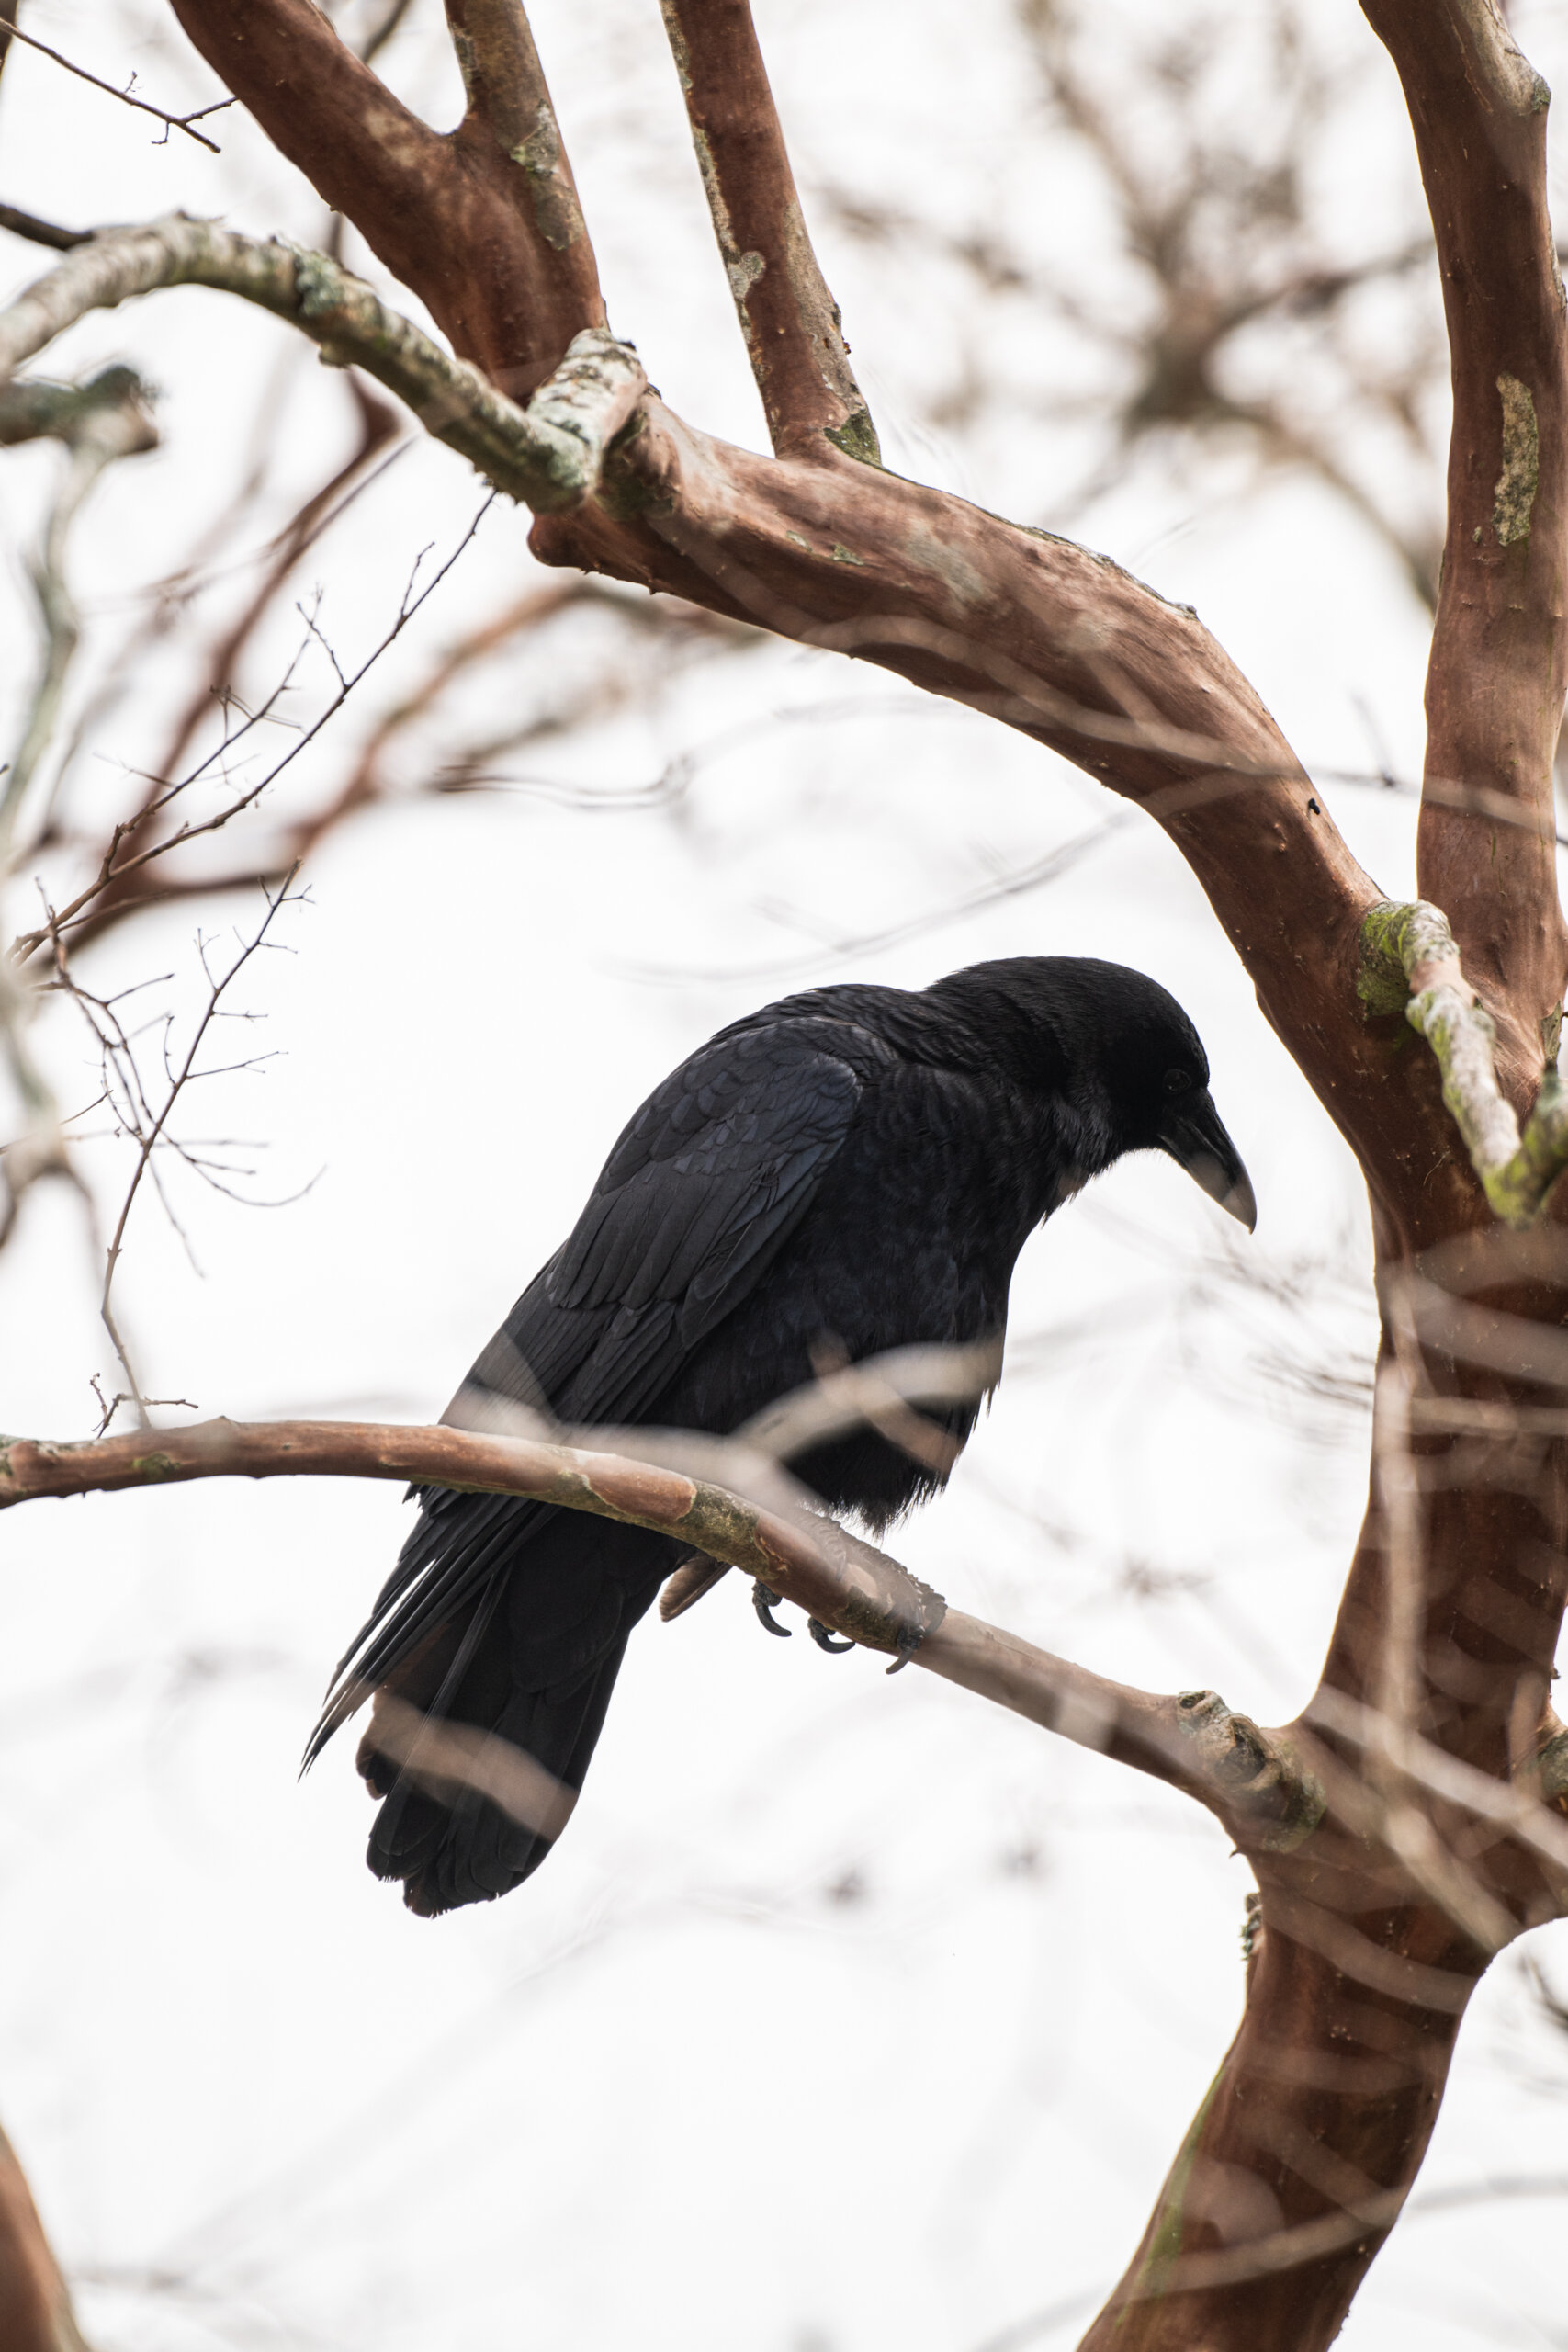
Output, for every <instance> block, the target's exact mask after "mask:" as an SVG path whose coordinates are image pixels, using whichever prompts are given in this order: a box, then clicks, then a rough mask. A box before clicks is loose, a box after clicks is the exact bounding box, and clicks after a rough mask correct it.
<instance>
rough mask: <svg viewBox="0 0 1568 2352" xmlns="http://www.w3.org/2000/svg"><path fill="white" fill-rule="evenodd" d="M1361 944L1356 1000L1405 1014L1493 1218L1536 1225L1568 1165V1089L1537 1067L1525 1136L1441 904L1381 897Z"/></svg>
mask: <svg viewBox="0 0 1568 2352" xmlns="http://www.w3.org/2000/svg"><path fill="white" fill-rule="evenodd" d="M1361 941H1362V951H1363V952H1362V966H1361V976H1360V979H1359V992H1360V996H1361V1000H1362V1002H1363V1003H1364V1004H1365V1005H1366V1006H1367V1009H1368V1011H1369V1012H1371V1013H1374V1014H1375V1013H1385V1012H1401V1011H1402V1012H1404V1017H1405V1019H1406V1020H1407V1021H1408V1022H1409V1023H1410V1025H1411V1027H1412V1028H1413V1029H1414V1030H1416V1032H1417V1033H1418V1034H1419V1035H1421V1036H1423V1037H1425V1038H1426V1040H1427V1044H1428V1045H1429V1046H1431V1048H1432V1051H1433V1053H1434V1055H1435V1056H1436V1057H1437V1061H1438V1069H1440V1070H1441V1071H1442V1073H1443V1101H1444V1102H1445V1103H1447V1105H1448V1107H1449V1110H1450V1114H1452V1117H1453V1121H1454V1124H1455V1125H1456V1126H1457V1127H1458V1129H1459V1131H1460V1133H1461V1136H1463V1137H1464V1148H1465V1149H1466V1151H1468V1153H1469V1154H1470V1159H1471V1165H1472V1168H1473V1169H1474V1170H1475V1172H1476V1174H1477V1175H1478V1176H1479V1177H1480V1179H1481V1182H1482V1183H1483V1186H1484V1187H1485V1191H1486V1198H1487V1200H1488V1201H1489V1203H1490V1204H1491V1206H1492V1208H1493V1211H1494V1213H1495V1215H1496V1216H1499V1217H1500V1218H1501V1219H1502V1221H1503V1223H1504V1224H1505V1225H1510V1226H1519V1227H1522V1226H1528V1225H1532V1224H1533V1223H1534V1222H1535V1220H1536V1218H1537V1217H1538V1216H1540V1213H1541V1211H1542V1209H1543V1208H1544V1207H1545V1205H1546V1202H1547V1198H1548V1195H1549V1194H1550V1193H1551V1188H1552V1186H1553V1185H1554V1184H1555V1183H1556V1182H1557V1179H1558V1178H1559V1177H1560V1176H1561V1175H1562V1170H1564V1168H1568V1088H1564V1087H1563V1085H1562V1081H1561V1080H1559V1078H1558V1076H1557V1073H1556V1071H1555V1070H1551V1069H1548V1070H1545V1071H1543V1073H1542V1075H1541V1080H1540V1091H1539V1093H1538V1094H1537V1096H1536V1100H1535V1103H1534V1105H1533V1107H1532V1109H1531V1111H1530V1114H1529V1118H1528V1120H1527V1121H1526V1123H1525V1128H1524V1133H1523V1135H1522V1136H1521V1134H1520V1132H1519V1123H1518V1120H1517V1117H1516V1116H1515V1114H1514V1112H1513V1110H1512V1108H1511V1106H1510V1105H1509V1104H1508V1103H1506V1102H1505V1101H1504V1099H1503V1096H1502V1093H1501V1092H1500V1091H1499V1089H1498V1085H1497V1074H1496V1069H1495V1060H1494V1052H1495V1045H1496V1036H1497V1032H1496V1026H1495V1023H1494V1022H1493V1019H1492V1016H1491V1014H1490V1013H1488V1012H1486V1011H1485V1010H1484V1008H1483V1006H1482V1005H1481V1004H1480V1002H1479V1001H1477V998H1476V995H1475V991H1474V989H1472V987H1471V985H1470V983H1469V981H1468V980H1467V979H1466V978H1465V976H1464V971H1463V968H1462V967H1461V963H1460V955H1459V948H1458V946H1457V945H1456V944H1455V941H1454V935H1453V933H1452V931H1451V930H1450V927H1449V921H1448V917H1447V916H1446V915H1445V914H1444V913H1443V910H1442V909H1441V908H1440V907H1433V906H1428V905H1427V903H1426V901H1425V900H1424V899H1412V900H1410V901H1409V902H1408V903H1405V904H1396V903H1395V902H1394V901H1393V900H1392V899H1385V900H1384V901H1383V902H1382V905H1380V906H1376V907H1373V908H1372V909H1371V911H1370V912H1369V913H1368V915H1367V917H1366V920H1365V922H1363V924H1362V926H1361Z"/></svg>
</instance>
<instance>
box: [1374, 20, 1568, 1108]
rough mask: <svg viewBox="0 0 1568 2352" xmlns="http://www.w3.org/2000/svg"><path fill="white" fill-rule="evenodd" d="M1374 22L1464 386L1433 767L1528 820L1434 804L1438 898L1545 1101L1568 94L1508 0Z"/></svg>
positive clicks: (1564, 660) (1440, 626)
mask: <svg viewBox="0 0 1568 2352" xmlns="http://www.w3.org/2000/svg"><path fill="white" fill-rule="evenodd" d="M1366 14H1367V17H1368V20H1369V22H1370V23H1371V26H1372V28H1373V29H1374V31H1375V32H1376V33H1377V34H1378V36H1379V38H1380V39H1381V40H1382V41H1383V42H1384V43H1385V44H1386V45H1387V48H1388V50H1389V52H1390V54H1391V56H1392V57H1393V62H1394V63H1395V65H1396V66H1397V67H1398V69H1399V74H1400V78H1401V80H1402V81H1403V83H1404V91H1405V96H1406V99H1407V100H1408V103H1409V107H1410V118H1411V122H1412V124H1413V126H1414V128H1415V132H1416V152H1417V153H1418V155H1419V157H1420V163H1421V175H1422V179H1423V182H1424V184H1425V187H1426V189H1427V202H1428V205H1429V208H1430V210H1431V216H1432V228H1433V232H1434V234H1435V235H1436V238H1437V243H1438V261H1439V264H1440V266H1441V269H1442V283H1443V300H1444V305H1445V309H1446V311H1447V317H1448V327H1449V349H1450V358H1451V363H1452V374H1453V396H1454V419H1453V429H1452V436H1451V439H1450V445H1449V481H1448V503H1449V515H1448V537H1447V540H1446V543H1445V547H1444V551H1443V569H1442V582H1441V586H1440V588H1439V591H1438V613H1437V625H1436V629H1435V632H1434V635H1433V640H1432V653H1431V661H1430V664H1429V667H1428V671H1427V726H1428V737H1427V774H1428V775H1431V776H1438V777H1452V778H1457V779H1460V780H1462V782H1463V783H1464V784H1466V785H1467V786H1482V787H1483V788H1484V789H1486V790H1488V791H1490V792H1493V793H1497V794H1501V795H1504V796H1505V797H1506V798H1508V799H1510V800H1512V801H1513V802H1514V803H1515V804H1516V805H1517V808H1518V809H1519V812H1520V815H1521V817H1523V818H1524V819H1526V820H1527V821H1526V822H1524V823H1521V824H1517V825H1514V826H1506V825H1490V824H1478V823H1477V822H1476V820H1475V818H1474V816H1473V814H1472V813H1470V812H1468V811H1462V810H1460V809H1454V808H1451V807H1446V806H1443V805H1442V804H1441V803H1439V802H1438V801H1436V800H1434V799H1433V798H1432V797H1430V796H1428V797H1427V799H1426V801H1425V803H1424V806H1423V809H1422V812H1421V820H1420V831H1419V836H1418V851H1419V876H1420V888H1421V893H1422V896H1423V897H1424V898H1428V899H1434V900H1435V901H1436V902H1437V904H1438V905H1439V906H1440V907H1441V908H1442V909H1443V910H1444V911H1445V913H1446V914H1447V915H1448V917H1449V920H1450V922H1451V923H1452V925H1453V929H1454V935H1455V937H1456V938H1457V939H1458V941H1459V944H1460V951H1461V955H1462V956H1463V957H1464V960H1465V966H1466V968H1467V970H1468V971H1469V973H1470V976H1471V978H1472V981H1474V982H1475V983H1476V985H1477V986H1478V987H1479V988H1480V989H1481V990H1482V992H1483V995H1484V998H1485V1001H1486V1002H1487V1004H1488V1006H1489V1007H1490V1008H1491V1009H1492V1010H1493V1012H1494V1013H1495V1017H1496V1018H1497V1020H1498V1022H1499V1024H1500V1026H1501V1027H1502V1029H1503V1030H1504V1032H1505V1037H1506V1058H1507V1061H1508V1064H1509V1074H1510V1075H1511V1077H1512V1081H1513V1090H1514V1091H1515V1094H1516V1099H1522V1100H1523V1101H1525V1102H1528V1101H1529V1099H1530V1098H1532V1097H1533V1095H1534V1091H1535V1087H1536V1084H1537V1082H1538V1081H1539V1078H1540V1068H1541V1064H1542V1061H1543V1060H1544V1059H1549V1058H1554V1057H1555V1051H1556V1021H1557V1017H1558V1015H1559V1013H1560V1012H1561V1008H1562V992H1563V987H1564V984H1565V982H1568V933H1565V931H1564V927H1563V922H1562V911H1561V909H1560V908H1559V905H1558V899H1557V887H1556V868H1555V862H1554V861H1555V852H1554V848H1553V842H1552V836H1553V834H1554V832H1555V830H1556V828H1555V824H1554V821H1553V818H1552V787H1551V769H1552V760H1553V756H1554V754H1555V752H1556V748H1557V738H1558V732H1559V729H1560V727H1561V724H1562V704H1563V695H1564V693H1565V691H1568V613H1565V605H1564V592H1565V586H1568V583H1565V582H1564V578H1563V554H1564V548H1565V546H1568V342H1565V329H1564V313H1563V296H1562V278H1561V277H1560V275H1559V273H1558V268H1557V261H1556V250H1555V240H1554V238H1553V234H1552V228H1551V214H1550V212H1549V210H1548V206H1547V193H1546V117H1547V102H1548V98H1549V96H1550V93H1549V92H1548V90H1547V87H1546V85H1545V83H1544V82H1543V81H1542V80H1541V79H1540V75H1539V74H1536V73H1535V72H1534V71H1533V70H1532V69H1531V68H1530V66H1529V65H1528V64H1527V63H1526V62H1525V60H1524V58H1522V57H1521V56H1520V54H1519V52H1518V51H1517V49H1516V47H1515V46H1514V43H1513V40H1512V39H1511V38H1510V36H1509V33H1508V30H1507V28H1506V25H1505V24H1504V22H1503V20H1502V18H1501V17H1500V16H1499V15H1498V14H1497V13H1496V11H1495V9H1494V8H1492V7H1491V6H1489V5H1486V0H1468V4H1465V0H1449V5H1446V6H1437V7H1434V6H1431V5H1429V0H1366ZM1529 820H1533V821H1529ZM1548 1024H1550V1032H1549V1034H1550V1036H1551V1048H1550V1051H1549V1052H1548V1053H1544V1054H1543V1051H1542V1042H1543V1036H1544V1035H1547V1034H1548Z"/></svg>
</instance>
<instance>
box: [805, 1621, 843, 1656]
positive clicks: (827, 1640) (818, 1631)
mask: <svg viewBox="0 0 1568 2352" xmlns="http://www.w3.org/2000/svg"><path fill="white" fill-rule="evenodd" d="M807 1624H808V1625H809V1626H810V1628H811V1638H812V1640H813V1641H814V1642H815V1643H816V1645H817V1646H818V1649H819V1650H852V1649H853V1647H854V1644H853V1642H840V1641H835V1640H834V1638H833V1636H832V1634H830V1633H829V1631H828V1628H827V1626H826V1625H824V1624H821V1623H819V1622H818V1619H817V1618H815V1617H809V1618H807Z"/></svg>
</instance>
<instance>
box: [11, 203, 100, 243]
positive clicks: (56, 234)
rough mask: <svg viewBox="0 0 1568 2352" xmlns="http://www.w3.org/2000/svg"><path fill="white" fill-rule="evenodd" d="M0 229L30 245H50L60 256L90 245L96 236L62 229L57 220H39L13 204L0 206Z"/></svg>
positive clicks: (89, 232)
mask: <svg viewBox="0 0 1568 2352" xmlns="http://www.w3.org/2000/svg"><path fill="white" fill-rule="evenodd" d="M0 229H9V231H10V232H11V234H12V236H13V237H26V238H27V239H28V243H30V244H35V245H52V246H53V248H54V250H55V252H56V253H60V254H68V253H71V252H72V251H73V249H74V248H75V247H76V246H77V245H86V244H91V243H92V241H93V239H94V237H95V236H96V234H97V232H96V230H94V229H62V227H61V226H60V223H59V222H58V221H57V220H39V216H38V214H37V213H36V212H22V211H19V210H18V209H17V206H16V205H14V204H0Z"/></svg>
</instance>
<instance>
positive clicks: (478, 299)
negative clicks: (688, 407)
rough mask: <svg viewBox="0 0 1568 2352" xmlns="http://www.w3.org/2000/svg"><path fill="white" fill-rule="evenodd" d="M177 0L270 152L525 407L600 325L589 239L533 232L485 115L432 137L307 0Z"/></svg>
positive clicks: (523, 189)
mask: <svg viewBox="0 0 1568 2352" xmlns="http://www.w3.org/2000/svg"><path fill="white" fill-rule="evenodd" d="M173 5H174V8H175V15H176V16H177V17H178V18H179V20H180V22H181V24H182V25H183V26H184V27H185V29H186V32H187V33H188V35H189V36H190V38H191V40H193V41H194V42H195V44H196V46H197V49H198V50H199V51H201V54H202V55H203V57H205V58H206V60H207V62H208V63H209V65H210V66H211V67H212V70H213V72H214V73H215V74H219V75H220V77H221V79H222V80H223V81H224V82H225V83H226V84H227V85H228V87H229V88H230V89H231V90H232V91H233V92H234V93H235V95H236V96H238V97H239V98H240V100H241V101H242V103H243V105H244V106H246V107H248V108H249V109H250V111H251V113H252V114H253V115H254V117H255V119H256V120H257V122H258V123H259V124H260V125H261V127H262V129H263V130H264V131H265V133H266V135H267V137H268V138H269V139H270V140H271V141H273V143H274V145H275V146H276V148H277V149H278V150H279V152H280V153H282V154H284V155H286V156H288V159H289V161H290V162H291V163H293V164H297V165H298V166H299V169H300V171H302V172H303V173H304V174H305V175H306V177H307V178H308V179H309V180H310V183H311V185H312V186H313V187H315V188H316V190H317V191H318V193H319V194H320V195H321V197H322V198H324V200H325V201H326V202H327V203H328V204H330V205H331V206H332V208H333V210H334V211H336V212H341V213H343V214H344V216H345V217H346V218H347V219H348V220H352V221H353V222H354V224H355V228H357V229H358V231H359V232H360V234H361V235H362V236H363V237H364V238H365V240H366V242H367V244H368V245H369V246H370V248H371V250H372V251H373V252H374V253H375V254H377V255H378V258H379V259H380V260H381V261H382V262H384V263H385V264H386V266H387V267H388V268H389V270H390V271H391V272H392V274H393V276H394V277H398V278H400V279H401V281H402V283H403V284H404V285H405V286H411V287H412V288H413V289H414V291H415V293H417V294H418V295H419V297H420V299H421V300H422V301H423V302H424V303H425V304H426V306H427V307H428V309H429V311H430V312H431V315H432V316H433V317H434V319H435V321H436V322H437V323H438V325H439V326H440V328H441V330H442V332H443V334H446V336H448V338H449V339H450V341H451V343H452V345H453V348H454V349H455V350H456V351H457V353H458V354H459V355H460V356H462V357H463V358H465V359H472V360H474V361H476V362H477V363H478V364H479V366H480V367H481V368H483V369H484V370H485V372H486V374H487V375H489V376H490V377H491V379H492V381H493V382H495V383H496V384H498V385H500V386H501V388H502V390H503V391H506V392H508V393H510V394H511V395H512V396H513V398H515V399H518V400H525V399H526V398H527V397H528V395H529V394H530V393H531V392H532V391H534V390H535V389H536V387H537V386H538V385H539V384H541V383H542V382H543V381H544V379H545V378H546V377H547V376H548V375H549V374H550V372H551V370H552V369H553V368H556V367H557V366H558V363H559V361H560V358H561V356H562V354H563V353H564V352H565V350H566V348H567V346H568V345H569V344H570V342H571V340H572V338H573V337H574V336H575V335H576V334H579V333H580V332H581V330H582V329H584V328H589V327H601V326H603V324H604V304H603V301H602V300H601V299H600V297H599V291H598V285H597V280H596V278H595V277H594V275H593V261H592V252H591V251H590V250H589V249H588V246H587V240H586V238H584V239H583V240H582V241H581V246H573V247H572V248H571V252H570V258H569V257H565V256H563V254H561V252H560V251H558V249H556V248H554V247H552V246H550V245H549V244H548V243H547V241H543V240H541V239H540V238H539V237H538V236H537V235H536V234H535V233H533V230H534V216H533V214H532V209H531V207H532V196H531V194H530V188H531V187H532V183H530V182H529V181H528V179H527V167H526V165H525V166H524V167H523V169H522V171H521V172H520V171H519V167H518V162H517V159H516V158H514V157H513V156H512V155H510V154H508V153H506V151H505V150H504V148H503V147H502V145H501V144H500V143H499V142H498V141H497V140H496V138H495V136H494V132H493V130H492V128H491V122H490V121H489V120H488V119H486V118H485V116H484V114H483V113H482V112H481V113H480V114H479V116H475V115H474V114H473V113H472V112H470V114H469V115H468V116H467V117H466V118H465V119H464V121H463V123H462V124H461V125H459V127H458V129H457V130H456V131H454V132H452V133H451V134H450V135H448V136H443V135H442V134H441V133H439V132H437V131H434V130H431V129H430V127H429V125H428V124H427V123H423V122H422V121H421V120H420V119H419V117H418V116H417V115H415V114H413V113H412V112H411V111H410V109H409V108H408V107H405V106H404V105H403V104H402V102H401V100H400V99H399V98H396V97H394V96H393V95H392V93H391V92H390V91H389V89H388V88H387V87H386V85H384V84H383V83H382V82H380V81H379V80H378V78H377V76H376V75H375V74H373V73H372V72H371V71H370V69H369V67H368V66H367V65H366V64H363V63H362V62H360V60H359V59H358V58H357V57H355V54H354V52H353V51H352V50H350V49H348V48H347V47H346V46H345V44H344V42H343V41H341V40H339V38H338V36H337V34H336V33H335V32H334V31H333V28H332V26H331V24H330V23H329V22H328V20H327V18H326V17H325V16H324V15H323V14H322V12H321V10H320V9H319V8H317V7H315V6H313V5H312V0H173ZM498 13H499V12H498ZM486 18H487V24H489V25H493V22H494V19H493V18H492V17H491V15H490V12H489V10H488V8H487V11H486ZM499 40H500V36H499V34H497V35H496V37H495V39H494V40H491V41H490V42H488V43H487V45H486V46H487V54H488V55H489V56H490V57H491V58H493V57H494V56H495V54H496V52H497V46H498V43H499ZM540 87H541V89H542V87H543V84H542V83H541V84H540Z"/></svg>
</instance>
